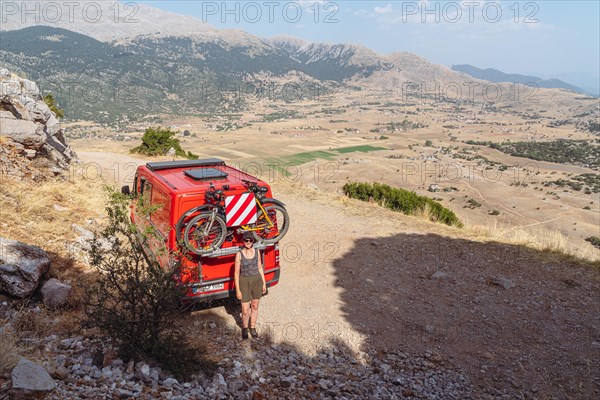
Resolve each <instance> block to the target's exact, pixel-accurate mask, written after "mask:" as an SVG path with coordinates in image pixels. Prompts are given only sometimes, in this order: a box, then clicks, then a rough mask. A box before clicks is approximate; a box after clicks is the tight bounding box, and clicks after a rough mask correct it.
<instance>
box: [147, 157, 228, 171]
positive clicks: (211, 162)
mask: <svg viewBox="0 0 600 400" xmlns="http://www.w3.org/2000/svg"><path fill="white" fill-rule="evenodd" d="M215 165H225V161H223V160H220V159H218V158H204V159H202V160H182V161H157V162H149V163H147V164H146V167H147V168H148V169H149V170H150V171H162V170H165V169H174V168H192V167H208V166H215Z"/></svg>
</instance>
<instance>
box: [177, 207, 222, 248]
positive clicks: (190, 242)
mask: <svg viewBox="0 0 600 400" xmlns="http://www.w3.org/2000/svg"><path fill="white" fill-rule="evenodd" d="M210 219H211V214H210V213H202V214H198V215H196V216H195V217H194V218H192V219H191V220H190V222H189V223H188V224H187V226H186V227H185V232H184V234H183V241H184V243H185V246H186V247H187V249H188V250H189V251H191V252H192V253H194V254H198V255H204V254H209V253H212V252H213V251H215V250H218V249H220V248H221V246H222V245H223V242H224V241H225V236H226V235H227V225H226V223H225V221H224V220H223V218H221V216H219V215H215V220H214V225H213V226H212V229H211V231H210V232H208V234H205V233H204V232H202V231H201V229H200V228H202V227H203V226H204V225H205V224H207V223H208V222H209V220H210Z"/></svg>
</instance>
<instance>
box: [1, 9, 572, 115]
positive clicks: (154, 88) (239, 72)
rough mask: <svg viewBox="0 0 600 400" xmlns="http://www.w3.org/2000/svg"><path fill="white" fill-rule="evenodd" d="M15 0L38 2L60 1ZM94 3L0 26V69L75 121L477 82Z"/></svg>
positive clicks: (426, 65) (351, 49) (356, 52)
mask: <svg viewBox="0 0 600 400" xmlns="http://www.w3.org/2000/svg"><path fill="white" fill-rule="evenodd" d="M15 4H18V6H19V7H24V8H25V9H27V10H35V9H36V7H37V8H40V7H41V9H45V7H46V6H47V7H56V6H61V4H62V3H60V2H52V1H22V2H18V3H15ZM69 4H70V3H69ZM93 4H95V7H99V10H100V12H99V15H101V17H99V18H98V21H96V22H94V23H91V22H90V21H89V20H85V19H84V18H83V17H82V14H81V13H78V12H75V13H70V12H67V11H68V10H64V11H65V12H63V13H62V14H61V18H60V19H59V20H58V21H52V22H51V23H48V22H47V21H44V19H43V18H42V19H39V20H38V21H35V18H27V19H26V20H25V22H23V21H22V18H21V15H20V14H19V13H14V14H10V15H9V14H7V15H5V16H3V18H4V19H5V20H3V23H2V25H0V28H1V29H2V39H1V40H2V42H1V44H2V45H1V46H0V67H3V68H8V69H9V70H11V71H12V72H15V73H17V74H19V75H21V76H24V77H26V78H28V79H31V80H34V81H36V82H37V83H38V84H39V85H40V88H41V89H42V91H43V92H52V93H53V95H54V97H55V98H56V99H57V100H58V104H59V106H60V107H61V108H64V109H65V111H66V116H67V117H68V118H71V119H85V120H94V121H98V122H103V123H107V124H112V125H115V124H118V123H119V122H123V123H127V122H129V121H132V120H140V119H149V118H150V119H151V118H155V116H156V115H157V114H164V113H166V114H178V115H192V114H193V115H204V114H206V113H210V114H215V113H224V112H229V113H231V112H239V111H241V110H243V109H245V108H246V106H247V105H248V102H251V101H256V100H257V98H258V99H260V98H269V99H273V98H274V99H277V100H284V101H297V100H300V99H306V98H314V97H318V96H322V95H326V94H327V93H330V92H332V91H333V90H337V89H338V88H340V87H354V88H357V89H361V88H376V89H379V90H384V91H395V93H396V95H401V94H402V90H403V89H404V88H403V85H404V84H405V83H407V82H409V83H411V84H421V85H422V87H426V88H427V89H428V90H435V88H439V87H444V85H446V84H451V85H453V87H454V86H455V85H459V86H460V85H462V84H463V83H466V82H468V81H473V80H474V78H472V77H471V76H469V75H470V74H466V73H463V72H459V71H453V70H452V69H450V68H448V67H446V66H442V65H437V64H433V63H431V62H429V61H428V60H426V59H424V58H422V57H419V56H417V55H415V54H412V53H407V52H397V53H393V54H390V55H388V56H383V55H380V54H377V53H376V52H374V51H373V50H370V49H368V48H366V47H363V46H357V45H352V44H328V43H310V42H306V41H303V40H300V39H296V38H290V37H275V38H269V39H265V38H260V37H256V36H253V35H251V34H248V33H247V32H244V31H240V30H231V29H223V30H220V29H216V28H214V27H212V26H210V25H209V24H206V23H204V22H202V21H200V20H198V19H196V18H193V17H189V16H185V15H179V14H174V13H170V12H166V11H163V10H160V9H158V8H154V7H151V6H148V5H144V4H140V5H135V3H119V2H118V3H115V2H94V3H93ZM117 4H118V5H119V7H121V8H119V10H118V12H117V11H116V10H115V7H116V5H117ZM132 4H133V6H132ZM75 6H76V5H75ZM127 7H130V8H129V9H128V8H127ZM131 7H133V8H131ZM117 14H118V15H117ZM117 16H118V18H116V17H117ZM130 19H135V21H136V22H135V23H128V21H129V20H130ZM44 24H49V25H51V26H44ZM470 71H471V70H470ZM471 72H472V73H474V72H473V71H471ZM479 79H489V78H488V77H484V78H479ZM536 79H537V78H536ZM525 80H526V81H531V80H527V79H525ZM508 81H509V82H515V81H516V79H513V78H510V79H508ZM565 85H566V84H565ZM542 87H548V86H542ZM551 87H555V86H551ZM432 88H433V89H432ZM564 88H569V87H564ZM569 89H570V88H569ZM575 89H576V88H575ZM415 91H416V92H419V89H416V90H415Z"/></svg>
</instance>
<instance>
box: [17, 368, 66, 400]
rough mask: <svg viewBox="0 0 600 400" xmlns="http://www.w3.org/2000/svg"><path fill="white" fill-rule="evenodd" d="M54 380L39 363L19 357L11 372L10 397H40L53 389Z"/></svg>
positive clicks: (20, 398)
mask: <svg viewBox="0 0 600 400" xmlns="http://www.w3.org/2000/svg"><path fill="white" fill-rule="evenodd" d="M55 387H56V382H54V380H53V379H52V377H51V376H50V374H48V372H47V371H46V370H45V369H44V367H42V366H41V365H39V364H36V363H34V362H31V361H29V360H27V359H25V358H21V360H20V361H19V363H18V364H17V366H16V367H15V368H14V369H13V370H12V373H11V385H10V390H9V392H8V394H9V396H10V398H11V399H14V400H22V399H41V398H44V397H45V396H46V394H48V393H49V392H51V391H52V390H54V388H55Z"/></svg>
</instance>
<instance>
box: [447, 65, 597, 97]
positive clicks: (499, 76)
mask: <svg viewBox="0 0 600 400" xmlns="http://www.w3.org/2000/svg"><path fill="white" fill-rule="evenodd" d="M452 70H453V71H457V72H462V73H465V74H468V75H470V76H472V77H473V78H477V79H482V80H486V81H491V82H511V83H522V84H524V85H527V84H534V85H537V86H538V87H540V88H546V89H567V90H571V91H573V92H576V93H581V94H591V93H588V92H586V91H585V90H583V89H581V88H579V87H577V86H575V85H571V84H570V83H567V82H564V81H562V80H560V79H556V78H549V79H542V78H540V77H537V76H528V75H522V74H508V73H505V72H502V71H500V70H498V69H495V68H486V69H481V68H477V67H475V66H473V65H470V64H459V65H453V66H452Z"/></svg>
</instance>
